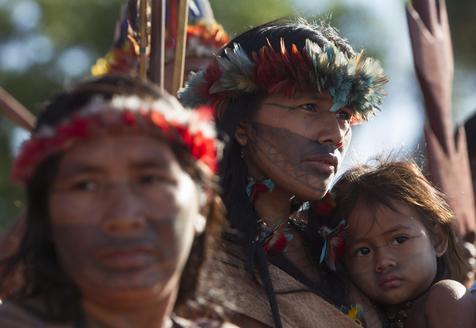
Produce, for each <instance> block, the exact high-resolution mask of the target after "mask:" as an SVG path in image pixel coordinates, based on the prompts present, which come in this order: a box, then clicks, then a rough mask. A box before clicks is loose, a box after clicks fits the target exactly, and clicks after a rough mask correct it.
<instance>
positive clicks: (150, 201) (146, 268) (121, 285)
mask: <svg viewBox="0 0 476 328" xmlns="http://www.w3.org/2000/svg"><path fill="white" fill-rule="evenodd" d="M197 199H198V194H197V189H196V186H195V184H194V182H193V180H192V179H191V178H190V176H189V175H188V174H187V173H185V172H184V171H183V169H182V168H181V166H180V165H179V163H178V162H177V159H176V157H175V156H174V154H173V152H172V151H171V149H170V147H169V146H168V145H167V144H165V143H163V142H161V141H159V140H158V139H157V138H154V137H152V136H147V135H142V134H121V135H105V136H100V137H94V138H91V139H88V140H86V141H84V142H81V143H79V144H77V145H75V146H73V147H72V148H71V149H69V150H67V151H66V152H65V153H64V155H63V156H62V158H61V160H60V164H59V169H58V174H57V177H56V179H55V181H54V184H53V190H52V192H51V194H50V200H49V210H50V219H51V226H52V234H53V240H54V243H55V247H56V251H57V254H58V256H59V260H60V262H61V265H62V266H63V269H64V270H65V272H66V273H67V274H68V275H69V276H70V277H71V278H72V280H73V281H74V283H75V284H76V285H77V286H78V287H79V289H80V290H81V293H82V295H83V297H84V298H86V299H88V301H90V302H91V301H92V302H96V303H101V304H104V303H106V304H107V305H109V306H110V305H116V304H132V305H140V304H141V302H149V301H153V300H157V299H158V298H161V297H164V295H167V293H172V292H174V291H175V289H176V287H177V284H178V281H179V278H180V274H181V271H182V269H183V267H184V265H185V263H186V260H187V258H188V255H189V253H190V249H191V245H192V241H193V238H194V223H195V220H197V219H198V216H199V206H198V201H197ZM121 302H122V303H121ZM142 304H144V303H142Z"/></svg>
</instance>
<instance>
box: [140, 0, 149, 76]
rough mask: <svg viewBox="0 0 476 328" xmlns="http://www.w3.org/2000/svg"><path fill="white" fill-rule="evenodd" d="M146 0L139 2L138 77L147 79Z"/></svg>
mask: <svg viewBox="0 0 476 328" xmlns="http://www.w3.org/2000/svg"><path fill="white" fill-rule="evenodd" d="M147 1H148V0H141V1H140V4H139V7H140V8H139V30H140V37H139V47H140V57H139V77H140V78H141V79H142V80H146V79H147V47H148V45H149V38H148V35H147Z"/></svg>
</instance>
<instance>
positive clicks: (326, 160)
mask: <svg viewBox="0 0 476 328" xmlns="http://www.w3.org/2000/svg"><path fill="white" fill-rule="evenodd" d="M302 162H303V163H311V164H312V165H314V166H316V167H318V168H319V169H320V170H321V171H326V172H329V173H333V172H334V173H335V171H336V170H337V165H338V160H337V158H336V157H335V156H332V155H316V156H310V157H307V158H305V159H304V160H303V161H302Z"/></svg>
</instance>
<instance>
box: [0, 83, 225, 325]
mask: <svg viewBox="0 0 476 328" xmlns="http://www.w3.org/2000/svg"><path fill="white" fill-rule="evenodd" d="M115 95H135V96H138V97H140V98H144V99H157V98H161V97H165V96H166V95H164V94H162V93H161V92H160V91H159V90H158V89H157V88H156V87H155V86H154V85H152V84H149V83H146V82H141V81H139V80H137V79H134V78H131V77H125V76H118V75H117V76H113V75H111V76H105V77H102V78H98V79H94V80H90V81H87V82H84V83H81V84H79V85H77V86H76V87H74V88H73V89H72V90H70V91H66V92H64V93H61V94H59V95H58V96H57V97H55V98H54V99H53V101H52V102H51V103H49V104H48V105H47V106H46V107H45V109H44V112H43V113H42V114H41V115H40V117H39V119H38V123H37V126H36V129H35V131H36V130H38V129H39V128H41V127H42V126H44V125H48V126H54V125H57V124H58V123H59V122H61V121H62V120H64V119H65V118H68V117H69V116H71V115H72V114H73V113H74V112H76V111H78V110H80V109H81V108H83V107H84V106H86V105H87V104H88V103H89V102H90V101H91V100H92V99H93V98H94V97H97V96H101V97H103V98H104V99H105V100H110V99H112V97H113V96H115ZM169 145H170V147H171V149H172V151H173V152H174V154H175V155H176V157H177V160H178V161H179V163H180V165H181V166H182V168H183V169H184V170H185V171H186V172H187V173H188V174H189V175H190V176H191V178H192V179H193V180H194V181H195V183H196V184H197V185H199V186H200V187H201V189H202V190H205V191H206V192H209V193H210V194H211V195H212V199H211V201H210V207H209V212H208V217H207V225H206V228H205V231H204V233H202V234H201V235H199V236H197V237H196V238H195V239H194V242H193V246H192V250H191V253H190V255H189V258H188V260H187V263H186V265H185V268H184V270H183V274H182V276H181V281H180V287H179V294H178V298H177V302H176V308H181V307H184V306H188V305H189V303H194V300H195V292H196V288H197V280H198V277H199V274H200V272H201V268H202V264H203V263H204V262H205V260H206V259H207V258H208V257H209V256H210V255H209V252H210V251H211V249H212V244H213V242H214V241H215V240H216V239H217V238H218V237H219V236H220V233H221V227H222V226H223V221H224V212H223V211H224V206H223V205H222V203H221V200H220V198H219V196H218V185H217V183H216V181H215V178H214V177H213V176H212V175H211V174H210V173H209V172H208V171H207V170H205V169H204V168H203V165H202V164H199V163H198V162H197V161H196V160H195V158H194V157H193V156H192V155H191V154H190V152H189V151H188V149H187V148H186V146H185V145H184V144H182V143H180V142H179V141H175V142H173V141H171V143H170V144H169ZM60 159H61V154H57V155H53V156H51V157H49V158H47V159H46V160H45V161H44V162H42V163H41V164H40V165H39V166H38V167H37V169H36V170H35V172H34V174H33V177H32V178H31V180H30V181H29V182H28V184H27V188H26V198H27V212H26V227H25V233H24V235H23V238H22V240H21V243H20V245H19V248H18V250H17V252H16V253H15V254H13V255H12V256H11V257H8V258H6V259H4V260H2V261H1V262H0V267H2V270H1V271H0V290H5V289H6V288H8V286H4V284H6V283H8V280H9V279H11V276H12V275H15V274H17V273H18V272H19V271H20V272H21V273H22V274H23V277H22V280H23V284H22V287H21V288H19V289H18V290H16V291H14V292H13V294H11V295H10V296H8V297H7V298H6V300H10V301H13V302H16V303H18V304H19V305H20V306H22V307H24V308H26V309H27V310H29V311H30V312H32V313H34V314H35V315H37V316H39V317H41V318H43V319H45V320H48V321H51V322H67V321H68V322H71V321H73V322H78V321H80V320H81V319H82V310H81V307H80V298H81V295H80V291H79V289H78V288H77V287H76V286H75V285H74V283H73V282H72V281H71V279H70V278H69V277H68V275H67V274H66V273H65V272H64V270H63V268H62V267H61V265H60V263H59V259H58V256H57V254H56V251H55V247H54V244H53V242H52V234H51V226H50V215H49V209H48V199H49V194H50V190H51V188H52V185H53V181H54V180H55V177H56V173H57V168H58V165H59V161H60ZM19 268H20V270H19ZM32 300H34V301H33V302H32ZM36 301H41V302H36ZM39 303H41V306H40V307H39V306H37V304H39ZM192 305H195V304H192Z"/></svg>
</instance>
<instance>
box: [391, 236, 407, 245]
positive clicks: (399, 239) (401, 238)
mask: <svg viewBox="0 0 476 328" xmlns="http://www.w3.org/2000/svg"><path fill="white" fill-rule="evenodd" d="M407 240H408V237H407V236H397V237H395V238H393V240H392V245H401V244H403V243H404V242H406V241H407Z"/></svg>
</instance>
